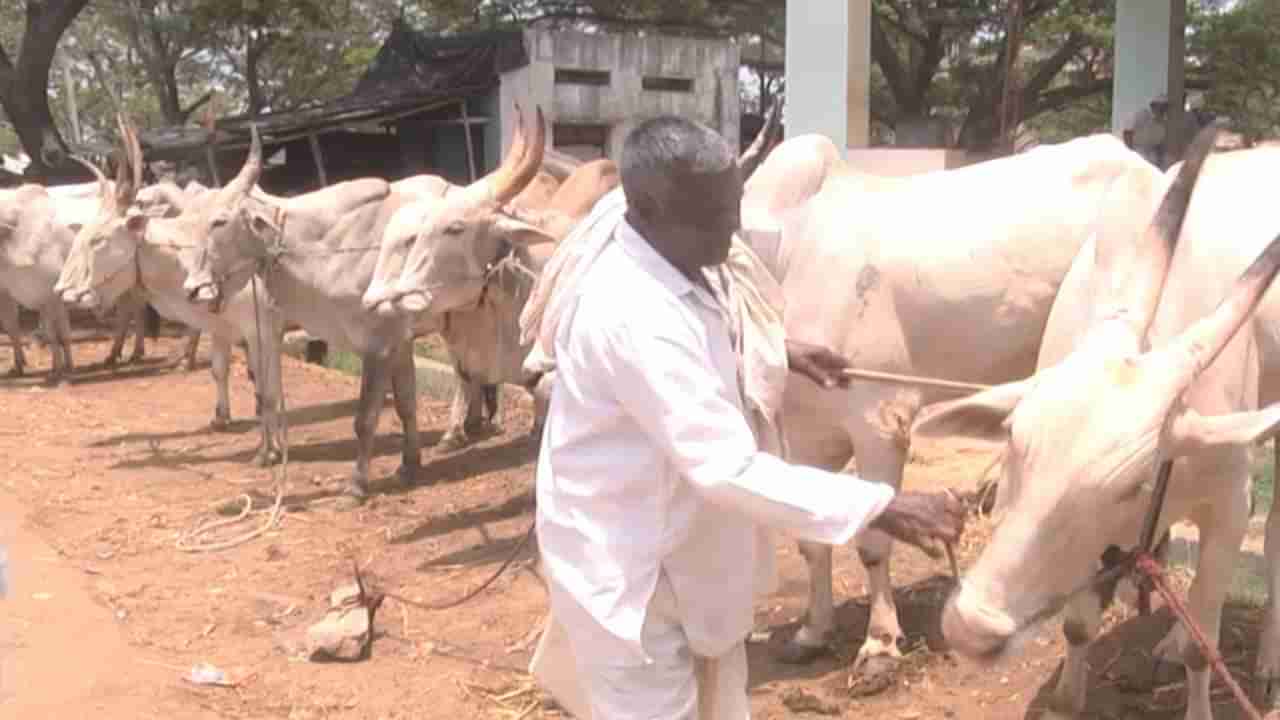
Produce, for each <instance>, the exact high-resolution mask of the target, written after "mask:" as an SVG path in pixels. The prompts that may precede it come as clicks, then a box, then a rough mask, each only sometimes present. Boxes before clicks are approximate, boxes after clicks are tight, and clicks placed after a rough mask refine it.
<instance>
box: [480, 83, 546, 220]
mask: <svg viewBox="0 0 1280 720" xmlns="http://www.w3.org/2000/svg"><path fill="white" fill-rule="evenodd" d="M537 115H538V127H537V132H536V133H535V134H534V136H533V145H532V146H530V147H529V148H528V149H527V150H525V152H524V156H523V157H521V158H520V163H519V165H517V166H516V169H515V170H514V172H512V173H511V175H510V176H508V177H507V178H505V182H502V183H495V187H494V191H493V194H494V198H495V199H496V200H497V201H498V202H499V203H503V204H505V203H508V202H510V201H511V200H512V199H513V198H515V196H517V195H519V194H520V192H521V191H522V190H524V188H525V186H526V185H528V184H529V183H530V182H532V181H533V178H534V176H535V175H537V174H538V168H539V167H541V166H542V155H543V152H544V151H545V150H546V148H547V119H546V117H544V116H543V114H542V106H538V111H537Z"/></svg>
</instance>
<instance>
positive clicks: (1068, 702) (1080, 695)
mask: <svg viewBox="0 0 1280 720" xmlns="http://www.w3.org/2000/svg"><path fill="white" fill-rule="evenodd" d="M1102 610H1103V607H1102V603H1101V601H1100V598H1099V597H1098V595H1097V594H1096V593H1085V594H1083V595H1080V596H1078V597H1077V598H1075V599H1074V600H1072V601H1071V602H1070V603H1068V604H1067V608H1066V612H1065V613H1064V614H1065V618H1064V619H1063V623H1062V634H1063V636H1064V637H1065V638H1066V640H1067V657H1066V659H1065V660H1064V661H1063V663H1062V673H1061V674H1060V675H1059V676H1058V685H1057V687H1055V688H1054V690H1053V695H1052V696H1051V697H1050V698H1049V708H1048V710H1047V711H1046V712H1045V714H1044V716H1043V719H1044V720H1058V719H1060V718H1074V717H1078V716H1079V715H1081V714H1083V713H1084V709H1085V701H1086V700H1087V698H1088V690H1089V665H1088V662H1087V661H1088V659H1089V645H1090V644H1091V643H1092V642H1093V641H1094V638H1096V637H1097V636H1098V630H1099V629H1101V628H1102Z"/></svg>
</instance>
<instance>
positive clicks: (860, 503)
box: [832, 478, 897, 545]
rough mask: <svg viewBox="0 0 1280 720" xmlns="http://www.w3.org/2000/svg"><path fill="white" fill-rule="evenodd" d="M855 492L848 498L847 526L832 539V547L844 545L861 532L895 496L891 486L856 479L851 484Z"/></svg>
mask: <svg viewBox="0 0 1280 720" xmlns="http://www.w3.org/2000/svg"><path fill="white" fill-rule="evenodd" d="M852 486H853V487H854V488H856V491H855V492H853V493H852V496H851V497H850V498H849V501H848V505H847V510H848V515H847V517H848V518H849V524H848V525H846V526H845V527H844V529H842V530H841V531H840V532H839V533H838V534H837V535H836V537H835V538H834V539H833V541H832V544H833V545H844V544H846V543H848V542H849V541H850V540H852V539H853V538H854V537H855V536H857V534H858V533H860V532H862V531H863V530H865V529H866V528H867V526H868V525H870V524H871V523H872V522H873V521H874V520H875V519H876V518H878V517H880V513H882V512H884V509H885V508H886V507H888V506H889V501H890V500H892V499H893V496H894V495H896V494H897V491H895V490H894V489H893V486H892V485H888V484H885V483H880V482H872V481H870V480H863V479H862V478H856V479H855V481H854V483H853V484H852Z"/></svg>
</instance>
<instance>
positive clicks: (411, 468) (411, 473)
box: [396, 464, 426, 487]
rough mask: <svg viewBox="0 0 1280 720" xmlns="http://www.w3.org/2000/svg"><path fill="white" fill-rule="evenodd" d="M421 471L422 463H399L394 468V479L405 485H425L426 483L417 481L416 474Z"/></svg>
mask: <svg viewBox="0 0 1280 720" xmlns="http://www.w3.org/2000/svg"><path fill="white" fill-rule="evenodd" d="M421 472H422V465H420V464H414V465H401V466H400V468H399V469H398V470H396V480H397V481H399V483H400V484H401V485H403V486H405V487H414V486H416V485H420V484H421V485H426V483H419V482H418V475H419V473H421Z"/></svg>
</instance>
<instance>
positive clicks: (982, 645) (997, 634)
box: [942, 585, 1018, 664]
mask: <svg viewBox="0 0 1280 720" xmlns="http://www.w3.org/2000/svg"><path fill="white" fill-rule="evenodd" d="M1017 627H1018V626H1017V623H1016V622H1014V621H1013V619H1012V618H1010V617H1009V616H1008V615H1007V614H1005V613H1004V612H1002V611H1000V610H997V609H995V608H990V607H987V606H986V605H985V604H983V603H982V601H981V600H980V599H979V598H977V597H975V593H974V592H973V591H972V590H971V589H968V588H965V587H964V586H963V585H962V586H961V588H960V591H959V592H957V593H956V594H954V595H952V596H951V599H950V600H948V601H947V604H946V607H944V608H943V609H942V635H943V637H945V638H946V640H947V644H948V645H949V646H950V647H951V648H952V649H953V650H955V651H956V652H958V653H960V654H961V655H963V656H965V657H967V658H969V659H970V660H974V661H977V662H980V663H984V664H993V663H995V662H996V661H998V660H999V659H1000V658H1001V657H1003V656H1004V654H1005V652H1006V651H1007V650H1008V647H1009V643H1010V641H1011V640H1013V637H1014V635H1015V634H1016V633H1017Z"/></svg>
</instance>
